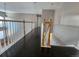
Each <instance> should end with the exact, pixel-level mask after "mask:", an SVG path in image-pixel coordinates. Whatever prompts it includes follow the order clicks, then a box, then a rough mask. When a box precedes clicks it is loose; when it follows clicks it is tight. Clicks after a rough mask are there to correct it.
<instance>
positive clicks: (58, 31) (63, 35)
mask: <svg viewBox="0 0 79 59" xmlns="http://www.w3.org/2000/svg"><path fill="white" fill-rule="evenodd" d="M78 10H79V3H64V5H63V7H62V9H61V10H60V18H59V19H58V20H60V21H58V20H57V21H58V22H59V23H58V24H55V26H54V34H55V36H56V37H58V39H57V40H60V41H61V42H62V43H64V44H66V45H75V46H77V45H78V42H79V11H78ZM52 41H53V40H52ZM52 45H54V44H53V42H52Z"/></svg>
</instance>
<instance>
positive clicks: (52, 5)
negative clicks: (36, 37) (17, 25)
mask: <svg viewBox="0 0 79 59" xmlns="http://www.w3.org/2000/svg"><path fill="white" fill-rule="evenodd" d="M5 4H6V5H5V6H4V3H3V2H0V11H5V8H4V7H6V12H11V13H32V14H41V13H42V10H43V9H56V10H57V9H61V7H63V8H62V9H63V10H66V11H67V10H69V9H70V11H71V9H72V10H73V11H74V9H76V10H77V9H78V10H79V2H6V3H5Z"/></svg>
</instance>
